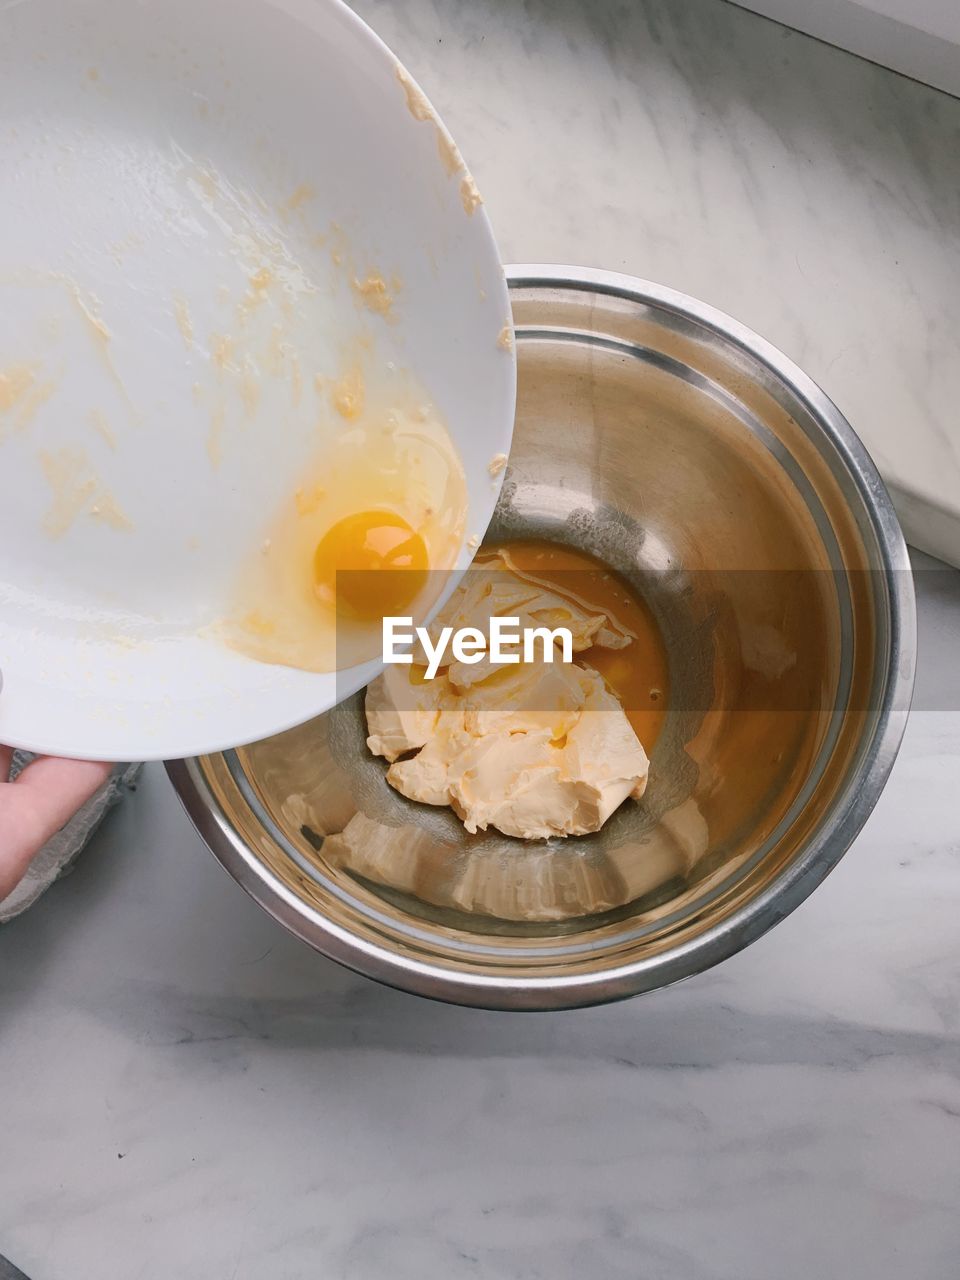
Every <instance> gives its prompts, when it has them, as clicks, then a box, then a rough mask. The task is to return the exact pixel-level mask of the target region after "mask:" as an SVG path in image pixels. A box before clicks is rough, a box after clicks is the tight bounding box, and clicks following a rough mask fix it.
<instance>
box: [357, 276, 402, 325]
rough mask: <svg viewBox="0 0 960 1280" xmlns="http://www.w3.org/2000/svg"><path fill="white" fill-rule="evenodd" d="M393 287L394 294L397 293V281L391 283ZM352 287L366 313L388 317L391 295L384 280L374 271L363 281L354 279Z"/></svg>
mask: <svg viewBox="0 0 960 1280" xmlns="http://www.w3.org/2000/svg"><path fill="white" fill-rule="evenodd" d="M391 284H393V286H394V291H393V292H394V293H395V292H396V291H397V286H398V284H399V281H396V280H394V281H391ZM353 287H354V290H355V291H356V294H357V296H358V297H359V299H360V301H361V302H362V303H363V305H364V306H365V307H366V308H367V310H368V311H373V312H375V313H376V314H377V315H378V316H388V315H389V314H390V311H391V308H392V307H393V301H394V299H393V293H391V291H390V289H389V287H388V285H387V282H386V280H384V278H383V276H381V275H380V274H379V272H376V271H370V272H368V273H367V275H366V276H365V277H364V279H363V280H359V279H357V278H356V277H354V281H353Z"/></svg>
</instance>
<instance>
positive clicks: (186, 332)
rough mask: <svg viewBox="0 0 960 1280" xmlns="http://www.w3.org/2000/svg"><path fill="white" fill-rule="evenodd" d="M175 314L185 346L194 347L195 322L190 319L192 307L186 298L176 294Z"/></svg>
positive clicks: (174, 301) (174, 300)
mask: <svg viewBox="0 0 960 1280" xmlns="http://www.w3.org/2000/svg"><path fill="white" fill-rule="evenodd" d="M173 313H174V315H175V316H176V318H177V328H178V329H179V330H180V336H181V337H182V338H183V341H184V344H185V345H186V346H187V347H188V348H189V347H192V346H193V320H192V319H191V318H190V307H189V306H188V304H187V300H186V298H184V297H183V296H182V295H180V294H176V295H175V296H174V299H173Z"/></svg>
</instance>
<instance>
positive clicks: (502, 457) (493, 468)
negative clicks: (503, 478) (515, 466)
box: [487, 453, 507, 476]
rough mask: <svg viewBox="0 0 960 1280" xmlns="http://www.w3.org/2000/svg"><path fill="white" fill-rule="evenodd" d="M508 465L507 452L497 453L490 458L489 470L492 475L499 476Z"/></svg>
mask: <svg viewBox="0 0 960 1280" xmlns="http://www.w3.org/2000/svg"><path fill="white" fill-rule="evenodd" d="M506 465H507V455H506V454H505V453H495V454H494V455H493V457H492V458H491V459H490V462H489V465H488V466H487V470H488V471H489V472H490V474H491V476H498V475H499V474H500V472H501V471H502V470H503V469H504V467H505V466H506Z"/></svg>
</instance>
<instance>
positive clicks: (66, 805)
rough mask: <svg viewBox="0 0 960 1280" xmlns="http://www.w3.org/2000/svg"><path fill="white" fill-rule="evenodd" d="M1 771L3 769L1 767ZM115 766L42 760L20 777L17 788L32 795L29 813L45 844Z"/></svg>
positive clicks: (40, 838)
mask: <svg viewBox="0 0 960 1280" xmlns="http://www.w3.org/2000/svg"><path fill="white" fill-rule="evenodd" d="M0 767H2V766H0ZM112 768H113V765H112V764H106V763H103V762H100V761H92V760H60V759H57V758H55V757H54V756H41V757H40V759H39V760H34V761H32V762H31V763H30V764H28V765H27V767H26V768H25V769H24V770H23V772H22V773H21V774H19V775H18V777H17V780H16V782H15V783H14V784H13V785H14V786H15V787H18V788H22V789H23V791H24V792H27V793H29V795H30V801H31V803H30V811H31V813H32V814H33V817H34V821H35V824H36V830H37V832H38V833H39V843H38V845H37V847H38V848H39V847H40V845H42V844H45V843H46V841H47V840H49V839H50V837H51V836H52V835H54V834H55V833H56V832H57V831H59V830H60V828H61V827H62V826H63V825H64V823H66V822H68V821H69V820H70V818H72V817H73V815H74V814H75V813H76V812H77V810H78V809H79V808H80V807H81V806H82V805H84V804H86V802H87V801H88V800H89V799H90V797H91V796H92V795H93V793H94V792H95V791H96V790H97V789H98V788H99V787H100V786H101V785H102V784H103V783H104V782H105V781H106V780H107V778H108V777H109V776H110V771H111V770H112Z"/></svg>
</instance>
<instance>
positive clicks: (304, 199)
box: [282, 182, 317, 213]
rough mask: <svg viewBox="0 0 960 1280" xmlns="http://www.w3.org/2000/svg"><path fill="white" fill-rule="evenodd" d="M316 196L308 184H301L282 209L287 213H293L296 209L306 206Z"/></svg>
mask: <svg viewBox="0 0 960 1280" xmlns="http://www.w3.org/2000/svg"><path fill="white" fill-rule="evenodd" d="M316 194H317V193H316V191H315V190H314V189H313V187H311V186H310V184H309V183H308V182H301V183H300V185H299V187H297V189H296V190H295V191H294V192H293V194H292V195H291V197H290V199H289V200H288V201H287V202H286V204H284V205H283V206H282V208H283V210H284V211H285V212H287V213H294V212H295V211H296V210H297V209H302V208H303V206H304V205H305V204H308V203H309V201H311V200H312V199H313V198H314V196H315V195H316Z"/></svg>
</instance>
